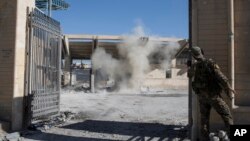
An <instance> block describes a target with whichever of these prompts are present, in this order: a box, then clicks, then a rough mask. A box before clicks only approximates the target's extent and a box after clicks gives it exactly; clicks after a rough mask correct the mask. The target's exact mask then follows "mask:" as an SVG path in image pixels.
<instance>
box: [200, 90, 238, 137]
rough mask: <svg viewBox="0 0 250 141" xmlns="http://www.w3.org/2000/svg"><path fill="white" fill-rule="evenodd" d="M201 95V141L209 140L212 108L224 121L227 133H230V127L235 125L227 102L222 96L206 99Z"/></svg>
mask: <svg viewBox="0 0 250 141" xmlns="http://www.w3.org/2000/svg"><path fill="white" fill-rule="evenodd" d="M204 95H205V93H203V95H199V104H200V113H201V138H202V139H201V141H206V140H209V117H210V111H211V108H214V109H215V111H216V112H217V113H218V114H219V115H220V116H221V118H222V119H223V121H224V123H225V126H226V129H227V132H228V133H229V131H230V129H229V127H230V125H232V124H233V118H232V114H231V112H230V109H229V107H228V105H227V104H226V102H225V101H224V100H223V99H222V98H221V96H219V95H218V96H217V95H216V96H213V97H206V96H204Z"/></svg>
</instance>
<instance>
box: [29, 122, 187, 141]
mask: <svg viewBox="0 0 250 141" xmlns="http://www.w3.org/2000/svg"><path fill="white" fill-rule="evenodd" d="M60 129H63V130H76V131H78V132H79V131H82V132H91V133H98V134H99V135H100V134H105V135H107V134H109V135H114V134H115V135H118V136H126V137H127V138H119V139H118V138H114V139H112V138H109V139H104V136H93V137H92V136H91V137H84V136H83V137H79V136H77V137H75V136H69V135H61V134H52V133H45V132H41V133H38V134H36V135H31V136H27V137H25V138H27V139H34V140H45V141H108V140H127V141H153V140H157V141H163V140H164V141H165V140H173V139H176V138H178V139H177V140H184V139H186V138H187V137H186V136H187V130H186V127H183V126H179V125H163V124H159V123H133V122H116V121H97V120H86V121H84V122H80V123H75V124H71V125H67V126H63V127H60Z"/></svg>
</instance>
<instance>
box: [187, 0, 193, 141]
mask: <svg viewBox="0 0 250 141" xmlns="http://www.w3.org/2000/svg"><path fill="white" fill-rule="evenodd" d="M188 7H189V12H188V13H189V49H191V48H192V46H193V45H192V18H193V16H192V0H189V3H188ZM188 62H189V63H188V69H190V68H191V65H192V64H191V63H192V55H191V53H189V55H188ZM191 84H192V78H191V77H189V78H188V125H189V126H188V127H189V134H188V135H189V138H190V139H191V137H192V125H193V119H192V85H191Z"/></svg>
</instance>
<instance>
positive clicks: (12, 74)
mask: <svg viewBox="0 0 250 141" xmlns="http://www.w3.org/2000/svg"><path fill="white" fill-rule="evenodd" d="M29 6H31V7H34V1H33V0H22V1H20V0H1V1H0V64H1V66H0V78H1V81H0V120H3V121H5V122H8V123H9V124H10V127H11V129H12V130H19V129H21V127H22V120H23V119H22V117H23V96H24V78H25V76H24V75H25V47H26V22H27V21H26V17H27V8H28V7H29Z"/></svg>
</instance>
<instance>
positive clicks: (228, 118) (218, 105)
mask: <svg viewBox="0 0 250 141" xmlns="http://www.w3.org/2000/svg"><path fill="white" fill-rule="evenodd" d="M212 104H213V107H214V109H215V110H216V112H217V113H219V114H220V116H221V118H222V119H223V121H224V123H225V126H226V130H227V133H228V135H229V134H230V125H233V117H232V114H231V112H230V108H229V106H228V105H227V103H226V102H225V101H224V100H223V99H222V98H220V97H218V98H216V100H214V101H213V103H212Z"/></svg>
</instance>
